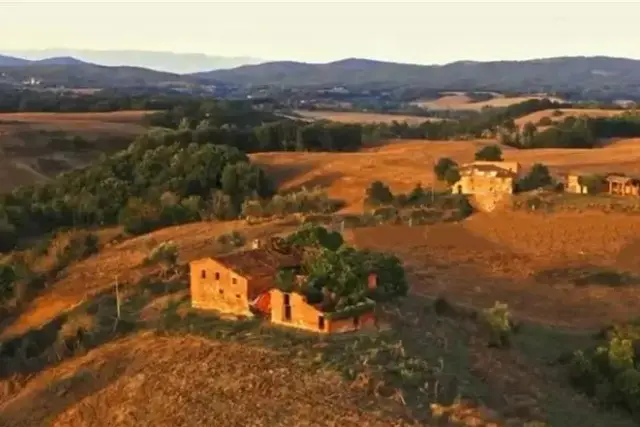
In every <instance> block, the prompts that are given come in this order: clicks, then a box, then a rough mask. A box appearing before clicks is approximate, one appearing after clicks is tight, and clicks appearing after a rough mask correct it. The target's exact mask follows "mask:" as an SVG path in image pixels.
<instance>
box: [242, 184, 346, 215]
mask: <svg viewBox="0 0 640 427" xmlns="http://www.w3.org/2000/svg"><path fill="white" fill-rule="evenodd" d="M342 206H343V203H342V202H341V201H339V200H335V199H331V198H330V197H329V196H328V194H327V192H326V191H325V190H323V189H321V188H318V187H316V188H313V189H307V188H302V189H301V190H299V191H293V192H290V193H285V194H277V195H275V196H274V197H273V198H272V199H271V200H260V199H248V200H246V201H245V202H244V203H243V204H242V209H241V210H242V216H243V217H245V218H263V217H270V216H284V215H290V214H294V213H304V214H328V213H333V212H335V211H336V210H338V209H339V208H341V207H342Z"/></svg>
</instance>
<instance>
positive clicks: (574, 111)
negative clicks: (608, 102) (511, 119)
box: [515, 108, 624, 126]
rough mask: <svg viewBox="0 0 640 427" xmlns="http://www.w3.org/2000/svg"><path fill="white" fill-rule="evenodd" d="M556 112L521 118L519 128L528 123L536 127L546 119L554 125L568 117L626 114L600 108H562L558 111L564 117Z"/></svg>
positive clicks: (545, 112) (532, 114)
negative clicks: (556, 114) (555, 113)
mask: <svg viewBox="0 0 640 427" xmlns="http://www.w3.org/2000/svg"><path fill="white" fill-rule="evenodd" d="M555 111H556V110H542V111H536V112H535V113H531V114H527V115H526V116H523V117H519V118H518V119H517V120H516V121H515V122H516V125H518V126H524V125H525V124H526V123H529V122H531V123H533V124H535V125H537V124H538V122H539V121H540V120H541V119H542V118H544V117H549V118H551V121H552V122H553V123H557V122H559V121H562V120H564V119H565V118H566V117H581V116H586V117H594V118H597V117H614V116H617V115H620V114H622V113H624V110H603V109H598V108H560V109H558V111H560V112H562V115H559V116H555V117H554V112H555Z"/></svg>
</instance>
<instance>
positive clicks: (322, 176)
mask: <svg viewBox="0 0 640 427" xmlns="http://www.w3.org/2000/svg"><path fill="white" fill-rule="evenodd" d="M492 143H493V142H491V141H443V142H439V141H407V140H402V141H392V142H389V143H387V144H384V145H382V146H380V147H374V148H369V149H366V150H364V151H362V152H359V153H258V154H253V155H251V158H252V160H253V161H254V162H256V163H258V164H259V165H261V166H262V167H263V168H265V169H266V170H267V171H268V172H270V173H271V174H272V175H273V176H274V177H275V178H276V179H277V180H278V182H279V183H280V184H281V185H283V187H284V188H295V187H299V186H303V185H306V186H314V185H321V186H326V187H327V188H328V190H329V195H330V196H332V197H334V198H337V199H342V200H345V201H346V203H347V207H346V211H349V212H354V211H359V210H361V209H362V203H363V200H364V195H365V190H366V188H367V187H368V186H369V185H370V184H371V182H372V181H374V180H375V179H380V180H382V181H384V182H385V183H387V184H389V185H390V186H391V189H392V190H393V191H403V192H405V191H410V190H411V189H412V188H413V186H415V184H417V183H419V182H421V183H422V185H423V186H429V185H432V184H434V183H435V175H434V173H433V165H434V164H435V163H436V162H437V161H438V159H439V158H441V157H451V158H452V159H454V160H456V161H457V162H459V163H464V162H470V161H472V160H473V156H474V153H475V152H476V151H477V150H478V148H479V147H482V146H484V145H488V144H492ZM502 149H503V154H504V159H505V160H507V161H518V162H521V163H522V164H523V166H524V167H530V166H531V165H533V164H534V163H544V164H545V165H547V166H549V168H550V170H551V171H552V172H554V173H565V172H571V171H584V172H594V173H595V172H599V173H607V172H611V171H617V172H624V173H629V174H634V173H640V140H638V139H627V140H620V141H617V142H615V143H613V144H609V145H607V146H606V147H605V148H602V149H576V150H570V149H539V150H517V149H514V148H510V147H502Z"/></svg>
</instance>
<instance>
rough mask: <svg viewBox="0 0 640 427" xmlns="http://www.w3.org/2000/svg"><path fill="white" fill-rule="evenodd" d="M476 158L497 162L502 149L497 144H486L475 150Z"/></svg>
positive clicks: (500, 157)
mask: <svg viewBox="0 0 640 427" xmlns="http://www.w3.org/2000/svg"><path fill="white" fill-rule="evenodd" d="M475 159H476V160H484V161H491V162H498V161H501V160H502V149H501V148H500V147H499V146H497V145H487V146H485V147H483V148H481V149H480V150H478V151H476V154H475Z"/></svg>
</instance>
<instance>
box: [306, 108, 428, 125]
mask: <svg viewBox="0 0 640 427" xmlns="http://www.w3.org/2000/svg"><path fill="white" fill-rule="evenodd" d="M296 113H297V114H299V115H300V116H302V117H305V118H309V119H313V120H332V121H334V122H342V123H391V122H393V121H394V120H395V121H397V122H400V123H401V122H407V123H409V124H410V125H418V124H420V123H424V122H426V121H429V120H439V119H436V118H432V117H420V116H407V115H399V114H378V113H357V112H335V111H303V110H297V111H296Z"/></svg>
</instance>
